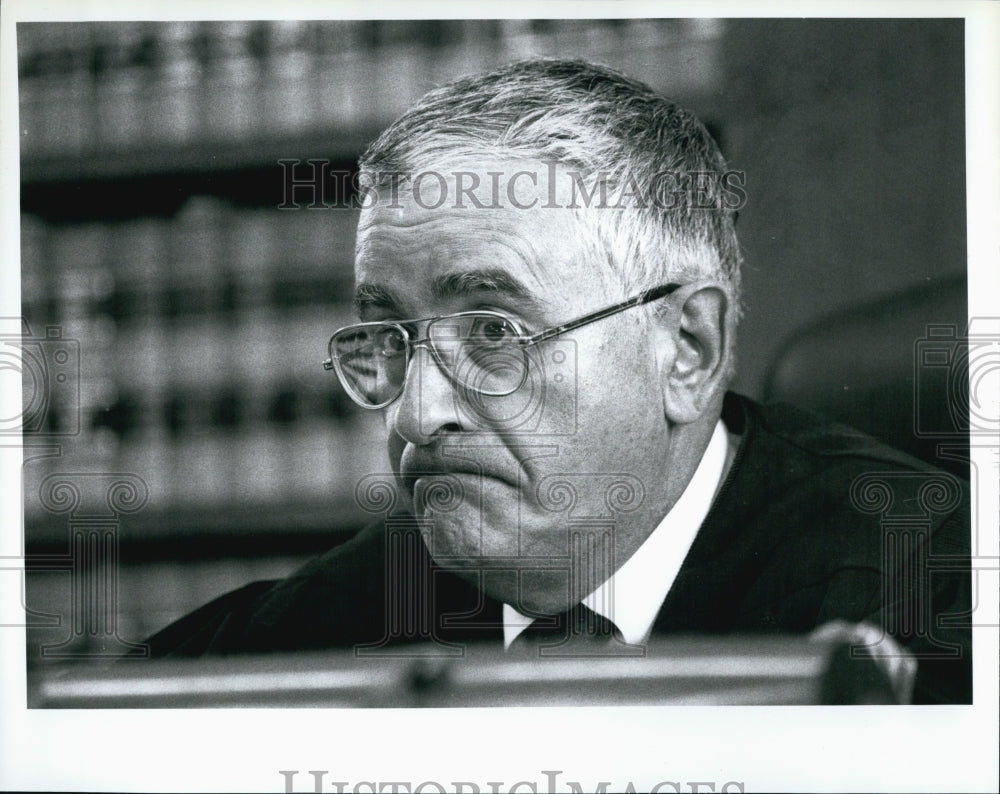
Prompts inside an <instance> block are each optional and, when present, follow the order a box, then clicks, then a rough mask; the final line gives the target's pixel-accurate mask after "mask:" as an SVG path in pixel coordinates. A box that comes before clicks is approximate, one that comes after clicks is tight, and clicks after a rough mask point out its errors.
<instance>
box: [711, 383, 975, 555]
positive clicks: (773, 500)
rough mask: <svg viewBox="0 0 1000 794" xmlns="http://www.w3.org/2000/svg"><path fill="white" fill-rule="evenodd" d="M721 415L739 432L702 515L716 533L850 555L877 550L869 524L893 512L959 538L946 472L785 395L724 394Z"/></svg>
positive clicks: (950, 544) (957, 485) (878, 524)
mask: <svg viewBox="0 0 1000 794" xmlns="http://www.w3.org/2000/svg"><path fill="white" fill-rule="evenodd" d="M723 418H724V420H725V421H726V423H727V426H729V427H730V428H731V429H734V430H737V431H738V432H740V433H741V441H740V445H739V448H738V451H737V453H736V458H735V460H734V463H733V467H732V470H731V471H730V474H729V476H728V477H727V480H726V482H725V483H724V485H723V487H722V489H721V490H720V494H719V497H718V499H717V500H716V504H715V505H714V507H713V511H712V513H710V516H709V520H710V521H712V522H714V523H715V524H716V529H717V532H716V534H717V535H719V536H720V537H719V539H720V542H724V541H723V540H722V537H721V536H725V535H729V536H731V535H733V534H739V535H740V536H741V537H742V538H743V539H744V540H746V541H752V542H753V543H754V544H755V546H756V547H757V548H758V549H759V548H760V547H761V545H764V546H766V545H768V544H782V545H784V546H786V547H789V548H804V547H808V548H809V549H811V550H812V554H810V556H813V555H815V554H819V553H823V554H825V553H827V552H831V555H830V557H829V559H830V562H831V564H833V563H834V561H839V562H840V564H853V563H855V562H860V561H861V560H863V559H867V560H871V559H873V557H877V556H878V555H879V554H881V553H882V551H881V549H882V545H883V536H884V533H883V532H882V531H879V530H880V529H885V526H886V521H887V520H888V521H890V523H891V521H893V520H895V519H897V518H898V519H903V518H907V519H912V521H919V522H921V524H922V525H923V526H926V528H927V530H928V531H929V532H930V533H931V535H933V536H934V537H935V539H936V546H937V548H936V549H935V550H940V551H942V552H943V553H953V552H955V553H960V551H961V546H962V544H963V543H964V542H967V538H966V537H965V536H966V535H967V534H968V533H967V528H968V520H969V519H968V514H969V502H968V486H967V483H965V482H964V481H963V480H961V479H959V478H957V477H955V476H954V475H952V474H949V473H947V472H945V471H942V470H941V469H938V468H936V467H934V466H932V465H931V464H929V463H927V462H924V461H921V460H919V459H917V458H914V457H912V456H910V455H908V454H906V453H904V452H901V451H899V450H896V449H894V448H892V447H890V446H888V445H887V444H884V443H882V442H880V441H878V440H876V439H874V438H871V437H870V436H867V435H865V434H864V433H861V432H860V431H857V430H854V429H853V428H850V427H846V426H844V425H840V424H836V423H834V422H830V421H827V420H824V419H823V418H821V417H818V416H816V415H814V414H812V413H809V412H807V411H803V410H800V409H797V408H794V407H792V406H788V405H769V406H762V405H759V404H757V403H755V402H753V401H751V400H749V399H747V398H745V397H740V396H737V395H729V396H727V401H726V407H725V411H724V416H723ZM912 521H911V523H912ZM719 525H724V527H725V528H726V529H724V530H723V529H721V527H720V526H719ZM942 528H945V529H946V530H947V531H942ZM946 547H947V548H946ZM834 551H836V553H832V552H834Z"/></svg>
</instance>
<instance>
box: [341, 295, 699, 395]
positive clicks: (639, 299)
mask: <svg viewBox="0 0 1000 794" xmlns="http://www.w3.org/2000/svg"><path fill="white" fill-rule="evenodd" d="M683 286H684V285H683V284H678V283H675V282H671V283H669V284H661V285H660V286H658V287H651V288H650V289H647V290H643V291H642V292H640V293H639V294H638V295H633V296H632V297H631V298H627V299H626V300H623V301H621V302H619V303H615V304H613V305H611V306H607V307H605V308H603V309H598V310H597V311H594V312H590V313H588V314H584V315H583V316H581V317H577V318H576V319H575V320H570V321H569V322H565V323H562V324H561V325H554V326H551V327H549V328H545V329H543V330H541V331H539V332H538V333H536V334H530V335H525V336H518V337H517V339H516V340H514V341H515V342H516V344H517V346H518V347H520V348H522V349H523V348H527V347H531V346H533V345H536V344H538V343H539V342H544V341H546V340H548V339H552V338H554V337H556V336H560V335H561V334H565V333H567V332H568V331H575V330H576V329H577V328H582V327H583V326H585V325H590V324H591V323H595V322H597V321H598V320H604V319H606V318H608V317H612V316H614V315H616V314H620V313H621V312H623V311H625V310H627V309H631V308H633V307H636V306H645V305H646V304H647V303H652V302H653V301H655V300H659V299H660V298H665V297H667V296H668V295H671V294H673V293H674V292H676V291H677V290H679V289H680V288H681V287H683ZM467 315H477V316H491V317H499V318H501V319H503V320H504V321H505V322H509V323H511V324H512V325H513V326H514V329H515V330H517V331H519V332H520V331H522V330H523V329H521V328H520V324H519V323H518V322H517V320H515V319H514V318H512V317H508V316H507V315H505V314H502V313H501V312H497V311H492V310H489V309H482V310H479V311H467V312H455V313H453V314H441V315H437V316H435V317H424V318H422V319H419V320H400V321H393V320H375V321H373V322H367V323H352V324H351V325H345V326H343V327H341V328H338V329H337V330H336V331H334V332H333V334H332V335H331V336H330V341H329V342H328V343H327V352H328V354H329V358H327V359H326V360H325V361H323V369H325V370H334V371H335V372H336V373H337V377H338V378H339V379H340V383H341V385H342V386H343V387H344V391H346V392H347V394H348V396H349V397H350V398H351V399H352V400H353V401H354V402H355V403H356V404H357V405H359V406H360V407H362V408H365V409H367V410H370V411H378V410H381V409H382V408H386V407H388V406H390V405H392V404H393V403H394V402H395V401H396V400H398V399H399V398H400V396H401V395H402V394H403V392H404V391H405V389H406V377H405V376H404V378H403V382H402V384H401V385H400V387H399V391H398V392H397V393H396V394H395V395H394V396H393V398H392V399H391V400H387V401H385V402H383V403H380V404H378V405H366V404H364V403H362V402H360V401H359V400H358V399H357V397H355V396H354V388H353V387H352V386H350V385H349V384H348V380H347V378H346V377H345V376H344V374H343V372H342V371H341V369H340V362H339V357H338V356H337V355H335V354H334V352H333V342H334V340H335V339H336V338H337V336H338V335H339V334H340V333H342V332H343V331H347V330H349V329H352V328H370V327H373V326H383V327H384V326H394V327H396V328H398V329H399V330H400V331H402V333H403V337H404V340H405V342H406V362H405V365H404V368H403V371H404V372H408V371H409V368H410V360H411V357H412V355H413V351H414V350H416V349H417V348H418V347H425V348H426V349H427V350H428V351H430V354H431V356H432V357H433V358H434V361H435V362H436V363H437V364H438V366H439V367H440V368H441V371H442V372H443V373H444V374H445V375H447V377H448V379H449V380H452V381H454V380H456V377H455V375H454V374H453V373H452V372H451V371H450V370H449V368H448V367H447V366H445V365H444V363H443V362H442V360H441V356H440V353H439V352H438V351H437V350H436V349H435V347H434V340H433V339H431V338H430V337H429V336H427V337H424V338H423V339H415V340H413V341H410V332H409V331H408V330H407V329H406V327H405V326H406V325H416V324H417V323H432V322H436V321H438V320H446V319H448V318H449V317H463V316H467ZM526 377H527V368H525V371H524V374H523V375H522V376H521V383H519V384H518V385H517V386H515V387H514V388H513V389H511V390H510V391H509V392H506V394H513V393H514V392H515V391H517V390H518V389H519V388H521V386H522V385H523V384H524V379H525V378H526ZM462 387H463V388H468V389H472V390H473V391H477V392H479V390H478V389H475V388H474V387H471V386H466V385H465V384H462ZM480 393H483V392H480ZM491 396H502V395H491Z"/></svg>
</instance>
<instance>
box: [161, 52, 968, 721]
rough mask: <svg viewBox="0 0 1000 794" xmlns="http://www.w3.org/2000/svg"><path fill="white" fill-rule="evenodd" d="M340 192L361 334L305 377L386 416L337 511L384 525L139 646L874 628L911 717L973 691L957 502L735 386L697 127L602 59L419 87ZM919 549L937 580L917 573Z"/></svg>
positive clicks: (565, 641)
mask: <svg viewBox="0 0 1000 794" xmlns="http://www.w3.org/2000/svg"><path fill="white" fill-rule="evenodd" d="M361 178H362V183H363V191H362V194H361V204H362V212H361V217H360V223H359V227H358V236H357V251H356V253H357V258H356V273H355V275H356V282H357V286H356V294H355V302H356V305H357V308H358V312H359V315H360V321H361V322H359V323H358V324H355V325H352V326H349V327H346V328H342V329H340V330H338V331H336V332H335V333H334V335H333V337H332V339H331V340H330V360H329V361H328V362H327V366H328V368H330V369H334V370H335V371H336V373H337V375H338V377H339V378H340V380H341V383H342V384H343V386H344V388H345V389H346V391H347V392H348V394H349V395H350V396H351V397H352V398H353V399H354V400H355V401H356V402H357V403H359V404H360V405H361V406H363V407H365V408H368V409H371V410H375V411H379V412H380V413H381V414H382V416H383V417H384V421H385V427H386V431H387V435H388V449H389V458H390V461H391V463H392V466H393V469H394V474H395V478H394V479H395V487H394V488H392V489H391V490H393V493H387V491H388V490H389V489H390V485H391V482H388V483H387V482H384V481H379V480H377V479H376V480H372V479H371V478H366V479H364V480H362V482H361V483H360V484H359V488H358V495H359V499H361V500H362V502H363V503H365V504H367V505H368V506H369V507H371V506H372V505H374V508H373V509H383V508H384V511H385V513H386V518H384V520H381V521H379V522H377V523H376V524H374V525H373V526H371V527H369V528H368V529H366V530H364V531H362V532H361V533H359V534H358V535H357V536H356V537H355V538H353V539H352V540H351V541H349V542H347V543H346V544H344V545H341V546H339V547H337V548H335V549H334V550H332V551H331V552H329V553H328V554H326V555H324V556H323V557H321V558H319V559H317V560H315V561H314V562H312V563H311V564H309V565H308V566H306V567H305V568H304V569H302V570H301V571H299V572H297V573H296V574H294V575H292V576H291V577H289V578H288V579H286V580H284V581H282V582H278V583H257V584H254V585H250V586H248V587H246V588H244V589H242V590H240V591H237V592H235V593H233V594H230V595H229V596H226V597H223V598H222V599H219V600H218V601H216V602H213V603H212V604H210V605H208V606H206V607H204V608H203V609H201V610H199V611H198V612H196V613H194V614H193V615H191V616H188V617H187V618H185V619H183V620H182V621H180V622H179V623H178V624H175V625H174V626H171V627H169V628H167V629H165V630H164V631H163V632H161V633H160V634H159V635H157V636H156V637H153V638H152V639H151V640H150V643H151V646H152V649H153V652H154V653H155V654H158V655H163V654H173V655H191V654H202V653H234V652H258V651H273V650H292V649H304V648H322V647H331V646H358V645H367V646H384V645H390V644H394V643H402V642H413V641H424V642H437V643H455V642H462V643H464V642H469V641H472V640H484V641H485V640H488V641H491V642H494V643H496V644H497V645H499V643H501V642H502V643H503V645H504V647H508V648H511V649H512V650H513V649H514V648H515V647H519V646H524V645H528V647H529V648H533V652H537V653H539V654H540V655H541V656H544V655H545V654H544V653H541V651H543V650H548V651H550V652H552V651H553V649H557V650H558V649H561V651H559V652H561V653H570V654H572V653H574V652H575V651H573V648H574V647H582V648H585V649H586V652H587V653H593V652H598V649H603V648H610V649H611V652H614V653H621V654H626V655H627V654H632V653H641V652H642V646H643V645H644V644H645V643H646V642H647V641H648V640H649V639H650V637H651V636H653V635H660V634H666V633H671V632H684V633H693V632H712V633H734V632H798V633H802V632H809V631H812V630H814V629H817V627H822V626H824V625H825V624H829V623H831V622H834V621H843V622H849V623H851V624H855V623H861V622H866V623H868V624H871V625H872V627H873V628H872V630H873V631H874V633H875V635H876V639H875V640H873V642H874V643H875V644H876V645H877V644H878V642H879V639H878V637H879V636H881V635H882V634H883V633H885V634H886V635H893V636H894V640H887V641H888V642H890V643H891V642H894V641H899V642H901V643H903V644H905V645H907V646H908V647H909V648H910V650H911V651H912V652H913V653H914V655H915V657H916V658H917V659H918V661H919V670H918V674H917V682H916V693H915V697H916V699H917V700H918V701H946V702H963V701H968V700H969V699H970V697H971V680H970V678H971V677H970V668H971V659H970V644H969V630H968V628H963V619H964V620H966V621H967V617H968V613H969V609H970V608H969V603H970V593H969V589H970V587H969V581H968V573H967V570H966V571H965V572H963V571H962V570H961V569H962V567H963V566H962V563H963V560H964V561H965V565H966V566H967V559H966V558H967V554H968V540H969V539H968V532H969V529H968V501H967V498H966V497H965V495H964V493H963V490H962V488H961V487H960V486H959V484H958V483H957V482H956V481H955V480H954V479H952V478H949V477H947V476H946V475H943V474H941V473H940V472H937V471H936V470H934V469H932V468H930V467H928V466H925V465H924V464H921V463H919V462H918V461H916V460H914V459H912V458H909V457H907V456H905V455H903V454H901V453H897V452H895V451H893V450H891V449H888V448H886V447H883V446H881V445H880V444H878V443H877V442H875V441H873V440H872V439H870V438H867V437H865V436H862V435H861V434H858V433H855V432H853V431H851V430H848V429H846V428H842V427H836V426H830V425H826V424H822V423H820V422H819V421H818V420H816V419H814V418H812V417H810V416H807V415H804V414H802V413H799V412H796V411H793V410H791V409H780V410H778V409H773V408H763V407H761V406H758V405H756V404H754V403H753V402H751V401H750V400H748V399H746V398H743V397H740V396H737V395H734V394H732V393H729V392H727V383H728V382H729V380H730V379H731V376H732V373H733V369H734V358H733V346H734V335H735V331H736V327H737V320H738V318H739V314H740V309H739V301H740V252H739V246H738V243H737V239H736V234H735V231H734V215H735V212H734V211H735V209H736V208H738V206H739V205H740V203H741V201H742V199H743V197H744V194H743V184H742V179H741V177H740V175H739V174H734V173H732V172H728V171H727V170H726V166H725V163H724V161H723V158H722V156H721V154H720V152H719V150H718V147H717V146H716V144H715V142H714V141H713V140H712V138H711V136H710V135H709V134H708V132H707V131H706V130H705V128H704V126H703V125H702V124H701V123H700V122H699V121H698V120H697V119H696V118H695V117H694V116H693V115H692V114H691V113H689V112H687V111H685V110H683V109H681V108H679V107H677V106H676V105H674V104H672V103H671V102H669V101H667V100H665V99H663V98H662V97H660V96H658V95H656V94H655V93H654V92H652V91H651V90H650V89H649V88H647V87H646V86H644V85H641V84H639V83H636V82H633V81H631V80H629V79H627V78H625V77H623V76H622V75H620V74H618V73H615V72H613V71H611V70H608V69H604V68H601V67H596V66H591V65H588V64H584V63H580V62H564V61H549V60H534V61H527V62H522V63H517V64H513V65H510V66H507V67H505V68H502V69H499V70H498V71H495V72H492V73H489V74H485V75H480V76H475V77H471V78H465V79H461V80H459V81H456V82H454V83H452V84H450V85H447V86H445V87H444V88H441V89H438V90H435V91H432V92H431V93H429V94H427V95H426V96H425V97H424V98H423V99H422V100H421V101H420V103H419V104H418V105H417V106H416V107H414V108H413V109H412V110H410V111H409V112H408V113H406V114H405V115H404V116H403V117H402V118H400V119H399V120H398V121H396V122H395V123H394V124H393V125H392V126H391V127H390V128H389V129H388V130H386V131H385V132H384V133H383V134H382V135H381V137H379V139H378V140H376V141H375V142H374V143H373V144H372V145H371V146H370V148H369V149H368V151H367V152H366V153H365V155H364V157H363V158H362V160H361ZM928 489H931V490H932V491H933V496H928V494H927V491H928ZM380 499H381V501H379V500H380ZM880 499H882V500H890V501H891V500H896V502H897V503H898V504H903V503H914V501H918V502H920V504H922V505H924V504H926V505H928V507H927V509H926V510H925V520H923V522H922V523H921V524H920V529H919V531H916V530H915V531H914V532H913V533H911V535H912V537H911V536H910V535H907V537H906V538H904V539H903V540H901V539H900V536H899V535H898V534H894V533H893V532H890V531H889V530H888V529H887V528H886V527H884V526H883V523H884V522H883V521H882V519H881V514H880V513H879V512H878V511H877V510H875V509H873V505H874V502H876V501H878V500H880ZM911 541H912V542H911ZM930 554H933V555H935V556H937V557H947V558H949V559H951V560H952V561H954V562H955V563H956V564H954V565H951V566H950V567H949V566H944V567H943V568H942V569H941V570H940V571H935V572H934V574H933V575H932V574H931V573H930V568H929V566H928V565H927V559H928V556H929V555H930ZM949 616H951V617H949ZM965 625H967V622H966V624H965ZM552 636H555V637H557V638H559V639H558V640H557V641H553V640H552V639H551V637H552ZM546 637H547V638H549V639H540V638H546ZM883 639H884V638H883ZM531 643H534V645H531ZM545 643H548V645H547V647H545ZM576 643H579V644H578V645H577V644H576ZM893 647H894V646H893ZM529 652H531V651H529Z"/></svg>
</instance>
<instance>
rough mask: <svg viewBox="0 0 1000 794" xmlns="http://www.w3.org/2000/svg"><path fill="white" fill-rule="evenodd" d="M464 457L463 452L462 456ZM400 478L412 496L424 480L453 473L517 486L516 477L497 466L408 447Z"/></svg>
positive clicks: (400, 470)
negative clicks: (424, 478)
mask: <svg viewBox="0 0 1000 794" xmlns="http://www.w3.org/2000/svg"><path fill="white" fill-rule="evenodd" d="M459 454H462V453H459ZM399 473H400V477H401V479H402V480H403V483H404V485H405V486H406V488H407V490H409V491H410V493H413V489H414V487H415V485H416V482H417V480H419V479H421V478H422V477H446V476H447V475H449V474H459V475H461V474H464V475H470V476H473V477H478V478H482V479H486V478H489V479H493V480H499V481H501V482H503V483H506V484H507V485H511V486H513V485H515V484H516V475H515V476H514V477H512V476H511V475H510V474H509V473H507V472H503V471H501V470H500V467H499V466H497V465H495V464H494V465H487V464H485V463H482V462H480V461H477V460H474V459H470V458H467V457H457V455H456V454H455V453H449V452H447V451H445V452H441V451H437V450H435V451H433V452H431V451H427V450H425V449H423V448H415V447H407V449H406V450H404V452H403V457H402V459H401V460H400V464H399Z"/></svg>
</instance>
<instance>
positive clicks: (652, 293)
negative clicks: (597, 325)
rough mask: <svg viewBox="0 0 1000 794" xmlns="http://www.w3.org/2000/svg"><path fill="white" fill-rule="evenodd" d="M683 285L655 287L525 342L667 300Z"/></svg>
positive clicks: (528, 343) (540, 340)
mask: <svg viewBox="0 0 1000 794" xmlns="http://www.w3.org/2000/svg"><path fill="white" fill-rule="evenodd" d="M682 286H684V285H683V284H662V285H660V286H659V287H653V288H651V289H648V290H646V291H645V292H640V293H639V294H638V295H636V296H635V297H634V298H629V299H628V300H625V301H622V302H621V303H616V304H615V305H614V306H608V307H607V308H606V309H601V310H599V311H596V312H591V313H590V314H585V315H584V316H583V317H578V318H577V319H575V320H570V321H569V322H568V323H565V324H563V325H557V326H554V327H552V328H546V329H545V330H544V331H539V332H538V333H537V334H535V335H534V336H529V337H528V338H527V339H525V340H524V344H526V345H533V344H535V343H537V342H544V341H545V340H546V339H551V338H552V337H554V336H559V334H564V333H566V332H567V331H572V330H574V329H575V328H579V327H580V326H583V325H589V324H590V323H594V322H597V321H598V320H603V319H604V318H605V317H610V316H611V315H613V314H618V313H619V312H623V311H625V310H626V309H631V308H632V307H633V306H644V305H645V304H647V303H652V302H653V301H655V300H659V299H660V298H665V297H666V296H667V295H670V294H671V293H672V292H676V291H677V290H679V289H680V288H681V287H682Z"/></svg>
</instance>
